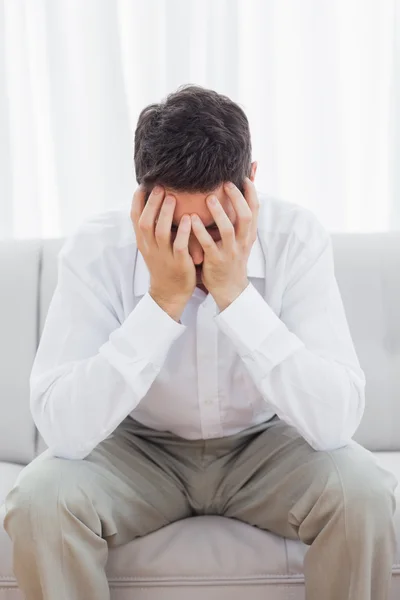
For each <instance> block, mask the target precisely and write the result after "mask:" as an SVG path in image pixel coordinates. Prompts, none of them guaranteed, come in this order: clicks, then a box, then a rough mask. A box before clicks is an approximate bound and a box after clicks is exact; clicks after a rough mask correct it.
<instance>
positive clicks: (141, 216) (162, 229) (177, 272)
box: [131, 186, 196, 321]
mask: <svg viewBox="0 0 400 600" xmlns="http://www.w3.org/2000/svg"><path fill="white" fill-rule="evenodd" d="M164 195H165V191H164V188H162V187H160V186H158V187H156V188H154V189H153V190H152V192H151V194H150V196H149V199H148V201H147V203H146V205H145V196H146V192H145V189H144V188H143V187H141V186H140V187H139V188H138V189H137V190H136V191H135V193H134V196H133V201H132V208H131V220H132V223H133V227H134V230H135V234H136V241H137V247H138V249H139V250H140V252H141V254H142V255H143V258H144V260H145V263H146V265H147V268H148V269H149V272H150V290H149V293H150V295H151V297H152V298H153V300H154V301H155V302H157V304H159V306H161V308H162V309H163V310H165V312H167V313H168V314H169V315H170V316H171V317H172V318H173V319H175V320H176V321H179V319H180V316H181V314H182V312H183V310H184V308H185V305H186V303H187V302H188V300H189V298H190V297H191V296H192V294H193V291H194V289H195V287H196V269H195V266H194V263H193V260H192V257H191V256H190V254H189V248H188V243H189V236H190V231H191V226H190V217H189V215H187V214H186V215H182V218H181V220H180V222H179V227H178V231H177V234H176V237H175V240H174V243H173V244H171V225H172V218H173V215H174V210H175V198H174V196H171V195H168V196H167V197H166V198H165V200H164ZM156 218H157V223H156Z"/></svg>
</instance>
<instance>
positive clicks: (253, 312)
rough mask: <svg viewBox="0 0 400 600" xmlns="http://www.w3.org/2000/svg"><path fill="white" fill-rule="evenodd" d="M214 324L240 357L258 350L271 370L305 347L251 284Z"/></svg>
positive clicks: (217, 316) (216, 317)
mask: <svg viewBox="0 0 400 600" xmlns="http://www.w3.org/2000/svg"><path fill="white" fill-rule="evenodd" d="M214 320H215V322H216V323H217V325H218V327H219V328H220V329H221V331H222V332H223V333H225V335H227V336H228V337H229V339H230V340H231V341H232V342H233V344H234V345H235V348H236V350H237V352H238V353H239V355H240V356H242V357H244V356H247V355H251V354H253V353H254V352H255V351H257V350H261V351H262V352H263V354H265V355H266V358H268V359H269V361H270V363H271V367H272V366H273V365H274V364H278V363H279V362H281V361H282V360H283V359H284V358H286V357H287V356H288V355H289V354H292V353H293V352H294V351H295V350H297V349H299V348H301V347H303V346H304V344H303V342H302V341H301V340H300V339H299V338H298V337H297V336H295V335H294V334H293V333H291V332H290V331H289V330H288V328H287V327H286V325H285V324H284V323H283V321H281V319H280V318H279V317H278V316H277V315H276V314H275V313H274V311H273V310H272V308H271V307H270V306H269V305H268V303H267V302H266V301H265V300H264V298H263V297H262V296H261V294H259V292H258V291H257V290H256V288H255V287H254V286H253V284H252V283H251V282H250V283H249V285H248V286H247V287H246V288H245V289H244V290H243V292H242V293H241V294H240V295H239V296H238V297H237V298H236V299H235V300H234V301H233V302H232V303H231V304H230V305H229V306H228V307H227V308H225V310H223V311H222V312H220V313H219V314H217V315H216V316H215V317H214Z"/></svg>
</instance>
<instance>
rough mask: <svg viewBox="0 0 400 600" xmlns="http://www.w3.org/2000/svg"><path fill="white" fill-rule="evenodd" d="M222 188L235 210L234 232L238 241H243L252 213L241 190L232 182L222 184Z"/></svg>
mask: <svg viewBox="0 0 400 600" xmlns="http://www.w3.org/2000/svg"><path fill="white" fill-rule="evenodd" d="M224 190H225V192H226V194H227V195H228V197H229V199H230V200H231V202H232V205H233V208H234V209H235V212H236V223H235V232H236V237H237V240H238V242H244V241H245V240H246V239H247V236H248V234H249V232H250V230H251V225H252V220H253V213H252V212H251V209H250V206H249V205H248V203H247V202H246V199H245V198H244V196H243V194H242V193H241V191H240V190H239V189H238V188H237V187H236V185H235V184H234V183H232V182H229V183H226V184H225V185H224Z"/></svg>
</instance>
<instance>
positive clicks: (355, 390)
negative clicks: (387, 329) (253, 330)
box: [243, 347, 365, 450]
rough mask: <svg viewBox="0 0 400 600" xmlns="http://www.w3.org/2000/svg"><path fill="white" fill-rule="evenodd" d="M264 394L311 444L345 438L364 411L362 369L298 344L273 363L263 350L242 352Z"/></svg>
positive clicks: (336, 443)
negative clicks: (314, 352)
mask: <svg viewBox="0 0 400 600" xmlns="http://www.w3.org/2000/svg"><path fill="white" fill-rule="evenodd" d="M243 360H244V362H245V364H246V367H247V368H248V370H249V372H250V373H251V376H252V379H253V381H254V382H255V384H256V386H257V388H258V389H259V391H260V393H261V394H262V396H263V398H264V399H265V400H266V402H268V404H269V405H271V406H272V407H273V408H274V410H275V411H276V413H277V415H278V416H279V417H280V418H281V419H283V420H284V421H286V422H287V423H288V424H289V425H292V426H293V427H295V428H296V429H297V430H298V431H299V432H300V434H301V435H302V436H303V437H304V439H305V440H306V441H307V442H308V443H309V444H310V445H311V446H312V447H313V448H314V449H315V450H332V449H335V448H339V447H341V446H344V445H346V444H348V443H349V441H350V440H351V438H352V436H353V435H354V433H355V431H356V429H357V428H358V425H359V423H360V421H361V417H362V415H363V411H364V402H365V401H364V387H365V379H364V376H363V373H362V371H361V370H360V371H359V372H356V371H353V370H351V369H348V368H346V367H344V366H342V365H340V364H338V363H335V362H333V361H329V360H326V359H324V358H322V357H320V356H317V355H315V354H313V353H312V352H310V351H308V350H307V349H306V348H305V347H303V348H300V349H298V350H296V351H295V352H294V353H293V354H292V355H290V356H288V357H287V358H285V359H284V360H283V361H282V362H280V363H279V364H276V365H274V364H273V363H271V361H270V360H269V359H268V356H266V355H265V353H263V354H262V355H261V354H257V353H254V355H252V356H251V357H250V356H246V357H243Z"/></svg>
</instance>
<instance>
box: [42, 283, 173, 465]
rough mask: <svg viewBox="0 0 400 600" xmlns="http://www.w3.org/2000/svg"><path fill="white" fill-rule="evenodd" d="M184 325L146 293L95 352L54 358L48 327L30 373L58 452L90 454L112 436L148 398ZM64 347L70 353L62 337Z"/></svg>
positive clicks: (79, 455)
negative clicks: (141, 402)
mask: <svg viewBox="0 0 400 600" xmlns="http://www.w3.org/2000/svg"><path fill="white" fill-rule="evenodd" d="M55 320H56V321H57V319H55ZM184 329H185V327H184V326H183V325H179V324H177V323H176V322H175V320H172V319H171V318H170V317H169V316H168V315H167V314H166V313H165V312H164V311H163V310H162V309H161V308H160V307H159V306H158V305H157V304H156V303H155V302H154V301H153V300H152V299H151V298H150V297H149V296H148V295H146V296H144V297H143V298H142V300H141V301H140V302H139V304H138V305H137V306H136V307H135V309H134V310H133V311H132V313H131V314H130V315H129V316H128V317H127V319H126V320H125V321H124V323H123V324H122V325H121V326H120V327H119V328H117V329H115V330H114V331H113V332H112V333H111V335H110V336H109V339H108V341H106V342H105V343H103V344H102V345H101V346H100V348H99V349H98V352H97V353H96V354H95V355H94V356H91V357H89V358H86V359H82V360H76V361H71V360H65V359H63V360H61V359H59V360H54V359H53V357H52V356H51V351H52V350H53V339H54V337H55V332H54V331H52V330H51V329H50V330H48V331H47V332H44V333H45V335H44V336H43V338H42V340H41V344H40V345H39V349H38V352H37V355H36V358H35V362H34V365H33V369H32V373H31V377H30V387H31V398H30V403H31V412H32V416H33V419H34V422H35V424H36V426H37V428H38V430H39V431H40V433H41V434H42V436H43V438H44V440H45V442H46V443H47V445H48V446H49V448H50V450H51V451H52V453H53V454H55V455H57V456H63V457H65V458H84V457H85V456H86V455H87V454H89V453H90V452H91V450H92V449H93V448H94V447H95V446H96V445H97V444H98V443H100V442H101V441H102V440H104V439H105V438H106V437H108V436H109V435H110V434H111V433H112V432H113V431H114V429H115V428H116V427H117V426H118V425H119V424H120V422H121V421H122V420H123V419H124V418H125V417H126V416H127V415H128V414H129V413H130V412H132V411H133V410H134V409H135V407H136V406H137V405H138V404H139V402H140V401H141V400H142V399H143V398H144V396H145V395H146V393H147V391H148V389H149V388H150V386H151V385H152V383H153V381H154V380H155V378H156V377H157V375H158V373H159V372H160V370H161V368H162V366H163V363H164V361H165V358H166V356H167V353H168V351H169V348H170V347H171V345H172V343H173V342H174V341H175V340H176V339H177V338H178V337H179V336H180V335H181V334H182V333H183V331H184ZM60 339H62V336H61V337H60ZM58 350H59V352H60V356H61V357H63V356H66V355H67V349H66V348H65V349H64V347H63V345H62V344H61V343H60V347H59V349H58Z"/></svg>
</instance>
